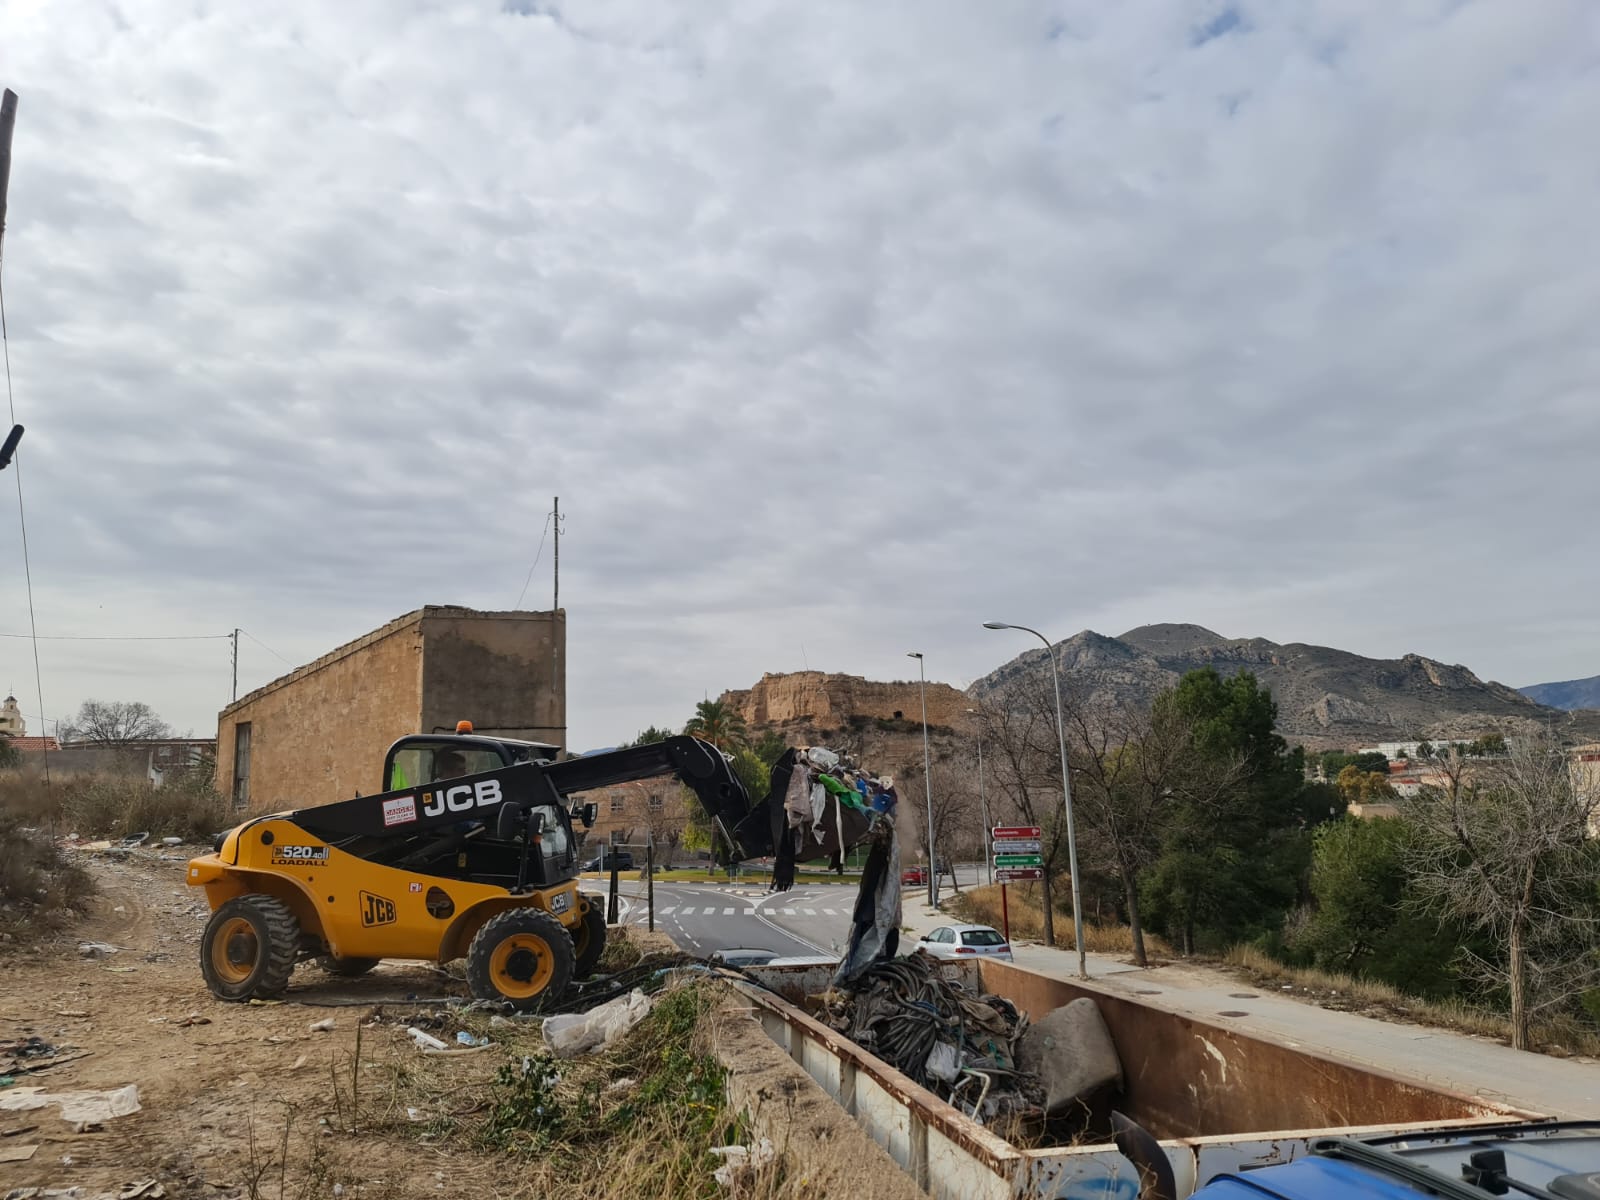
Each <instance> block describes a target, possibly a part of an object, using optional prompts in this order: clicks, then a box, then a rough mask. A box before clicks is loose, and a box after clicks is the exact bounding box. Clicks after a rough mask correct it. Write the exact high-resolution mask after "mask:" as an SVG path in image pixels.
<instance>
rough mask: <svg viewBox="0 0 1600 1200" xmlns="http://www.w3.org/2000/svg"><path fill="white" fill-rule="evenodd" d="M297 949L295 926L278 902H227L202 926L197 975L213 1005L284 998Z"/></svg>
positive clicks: (266, 898)
mask: <svg viewBox="0 0 1600 1200" xmlns="http://www.w3.org/2000/svg"><path fill="white" fill-rule="evenodd" d="M299 949H300V923H299V922H298V921H296V920H295V918H294V913H292V912H290V911H289V906H288V905H287V904H285V903H284V902H283V901H282V900H276V899H274V898H273V897H271V896H262V895H249V896H240V897H238V898H237V899H235V900H229V901H228V902H227V903H226V904H224V905H223V906H222V907H221V908H219V909H217V911H216V912H214V913H212V914H211V920H209V921H207V922H206V931H205V933H204V935H203V936H202V937H201V938H200V973H201V974H202V975H204V976H205V979H206V986H207V987H208V988H210V989H211V994H212V995H213V996H215V997H216V998H217V999H218V1000H249V999H252V998H254V997H260V998H261V999H263V1000H265V999H270V998H272V997H274V996H279V995H282V994H283V989H284V988H286V987H288V986H289V974H290V972H292V971H293V970H294V961H295V959H296V957H298V953H299Z"/></svg>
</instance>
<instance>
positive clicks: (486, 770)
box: [188, 722, 772, 1010]
mask: <svg viewBox="0 0 1600 1200" xmlns="http://www.w3.org/2000/svg"><path fill="white" fill-rule="evenodd" d="M458 728H459V729H461V730H462V732H459V733H457V734H453V735H434V736H428V735H416V736H410V737H404V738H401V739H400V740H399V741H397V742H395V743H394V745H392V746H391V747H390V748H389V752H388V755H387V756H386V758H385V761H384V774H383V778H384V783H385V785H386V787H387V788H388V790H386V791H384V792H382V793H380V794H378V795H373V796H357V797H356V798H355V799H353V800H343V801H339V802H337V803H334V804H325V805H322V806H321V807H317V808H303V809H299V810H297V811H294V812H286V813H276V814H273V815H271V816H263V817H256V818H254V819H252V820H249V821H246V822H245V823H244V824H242V825H240V826H238V827H237V828H235V829H233V830H231V831H229V832H228V833H226V834H223V835H221V836H220V837H219V838H218V840H217V844H216V849H215V851H214V852H213V853H211V854H207V855H204V856H202V857H200V858H196V859H193V860H192V861H191V862H190V863H189V876H188V882H189V884H190V885H191V886H194V887H201V888H204V889H205V893H206V899H207V900H208V901H209V902H210V904H211V908H212V915H211V919H210V921H209V922H208V923H207V925H206V929H205V934H204V936H203V937H202V939H201V943H200V969H201V971H202V973H203V974H204V976H205V980H206V985H207V986H208V987H209V988H210V989H211V992H212V994H213V995H215V996H216V997H218V998H219V999H222V1000H248V999H251V998H252V997H263V998H266V997H273V996H277V995H279V994H281V993H282V992H283V990H284V988H285V987H286V986H287V985H288V982H289V975H290V973H291V972H292V971H293V970H294V968H295V965H296V964H297V963H299V962H302V961H304V960H306V959H313V958H315V959H319V960H320V962H321V964H322V965H323V966H324V967H325V968H326V969H328V970H330V971H332V972H333V973H335V974H342V975H360V974H363V973H365V972H366V971H369V970H371V969H372V968H373V967H374V966H376V965H377V964H378V962H379V961H380V960H382V959H386V958H388V959H425V960H431V961H434V962H437V963H440V964H443V963H446V962H449V961H451V960H453V959H457V958H461V957H463V956H464V957H465V958H466V960H467V979H468V982H469V986H470V988H471V991H472V994H473V995H474V996H476V997H479V998H482V999H496V1000H506V1001H509V1002H510V1003H511V1004H512V1005H514V1006H516V1007H517V1008H518V1009H522V1010H527V1009H532V1008H536V1007H538V1006H539V1004H540V1003H541V1002H542V1001H543V1000H544V999H545V998H546V997H555V996H559V995H560V994H561V993H562V992H563V991H565V990H566V988H567V985H568V983H569V982H571V981H572V980H574V979H582V978H584V977H586V976H587V975H589V974H591V973H592V972H593V971H594V969H595V965H596V964H597V963H598V962H599V961H600V954H601V952H602V951H603V950H604V949H605V941H606V922H605V914H604V911H603V908H602V904H601V901H600V900H599V898H598V897H593V896H587V895H584V894H583V893H581V892H579V891H578V885H577V874H578V852H577V845H576V838H575V837H574V834H573V826H572V822H573V820H574V818H577V819H579V820H581V821H582V822H583V824H584V825H585V827H588V826H590V825H592V824H593V823H594V815H595V814H594V806H593V805H592V804H590V805H585V806H583V807H581V808H573V807H572V806H571V804H572V802H571V800H570V799H569V797H571V796H572V795H574V794H576V793H580V792H585V791H588V790H590V789H593V788H599V787H606V786H609V785H612V784H617V783H625V782H628V781H630V780H635V779H644V778H648V777H650V776H654V775H663V774H673V775H676V776H677V777H678V778H680V779H681V780H682V781H683V782H684V783H686V784H688V785H689V787H690V788H691V789H692V790H693V791H694V793H695V794H696V796H697V797H698V798H699V800H700V802H701V803H702V804H703V805H704V806H705V808H706V810H707V812H708V813H709V814H710V816H711V818H712V820H713V822H714V823H715V824H716V826H717V827H718V828H719V829H720V831H721V832H722V834H723V836H724V838H725V839H726V840H727V844H728V845H729V846H732V847H734V852H735V854H736V856H738V857H741V858H745V857H755V856H757V855H761V854H767V853H770V852H771V837H772V834H771V830H770V825H771V822H770V821H769V819H768V816H767V814H766V813H765V812H763V811H761V810H760V809H758V810H757V811H755V812H752V811H751V803H750V799H749V797H748V796H747V795H746V793H745V789H744V787H743V785H742V784H740V782H739V780H738V777H737V776H735V775H734V774H733V772H732V770H731V769H730V768H729V766H728V762H727V760H726V759H725V758H724V757H723V755H722V754H721V752H720V751H718V750H717V749H716V748H715V747H713V746H711V745H709V744H707V743H706V742H702V741H699V740H698V739H695V738H692V737H673V738H668V739H667V740H666V741H664V742H657V743H654V744H651V745H645V746H634V747H630V748H628V749H625V750H614V751H606V752H603V753H598V754H592V755H585V756H582V757H578V758H569V759H566V760H564V761H556V759H555V755H556V753H557V752H558V751H557V747H554V746H548V745H543V744H541V743H537V742H524V741H513V740H509V739H505V738H496V737H486V736H480V735H477V734H474V733H472V732H471V726H470V725H468V724H467V723H466V722H463V723H462V724H461V726H458ZM424 781H425V782H424Z"/></svg>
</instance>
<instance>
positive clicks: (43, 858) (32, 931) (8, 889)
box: [0, 810, 94, 940]
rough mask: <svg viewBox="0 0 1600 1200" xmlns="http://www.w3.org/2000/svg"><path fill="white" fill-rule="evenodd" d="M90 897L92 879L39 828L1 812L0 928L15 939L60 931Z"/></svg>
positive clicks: (81, 909) (92, 887) (92, 889)
mask: <svg viewBox="0 0 1600 1200" xmlns="http://www.w3.org/2000/svg"><path fill="white" fill-rule="evenodd" d="M93 894H94V881H93V880H91V879H90V878H89V876H88V874H87V873H86V872H85V871H84V870H83V868H81V867H79V866H76V865H75V864H73V863H70V862H68V861H66V859H64V858H63V857H62V856H61V854H60V852H59V851H58V850H57V849H56V846H55V843H54V842H52V841H51V840H50V839H49V837H48V836H47V835H46V834H45V833H44V832H43V831H42V830H39V829H37V828H34V827H33V826H31V825H29V824H27V823H26V822H25V820H24V818H23V817H21V816H20V815H19V814H17V813H14V812H9V811H5V810H0V929H4V930H5V931H6V932H7V933H8V934H10V935H11V937H12V938H15V939H19V940H28V939H30V938H32V937H35V936H37V935H39V934H41V933H48V932H50V931H52V930H55V929H59V928H61V926H63V925H65V924H67V923H68V922H69V921H70V920H71V919H72V918H73V917H74V916H76V915H77V914H79V913H81V912H82V911H83V910H84V909H85V908H86V907H87V905H88V901H89V897H90V896H92V895H93Z"/></svg>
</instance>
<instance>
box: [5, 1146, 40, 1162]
mask: <svg viewBox="0 0 1600 1200" xmlns="http://www.w3.org/2000/svg"><path fill="white" fill-rule="evenodd" d="M38 1152H39V1147H37V1146H0V1163H8V1162H27V1161H28V1160H29V1159H30V1158H32V1157H33V1156H34V1155H35V1154H37V1153H38Z"/></svg>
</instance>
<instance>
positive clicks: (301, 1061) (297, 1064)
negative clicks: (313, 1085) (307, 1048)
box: [289, 1054, 306, 1071]
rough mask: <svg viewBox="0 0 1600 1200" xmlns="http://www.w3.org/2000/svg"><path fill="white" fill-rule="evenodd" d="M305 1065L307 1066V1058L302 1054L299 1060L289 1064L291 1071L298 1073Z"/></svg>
mask: <svg viewBox="0 0 1600 1200" xmlns="http://www.w3.org/2000/svg"><path fill="white" fill-rule="evenodd" d="M305 1065H306V1056H305V1055H304V1054H302V1055H301V1056H300V1057H299V1058H297V1059H295V1060H294V1062H292V1063H290V1064H289V1070H291V1071H298V1070H299V1069H300V1068H301V1067H303V1066H305Z"/></svg>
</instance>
